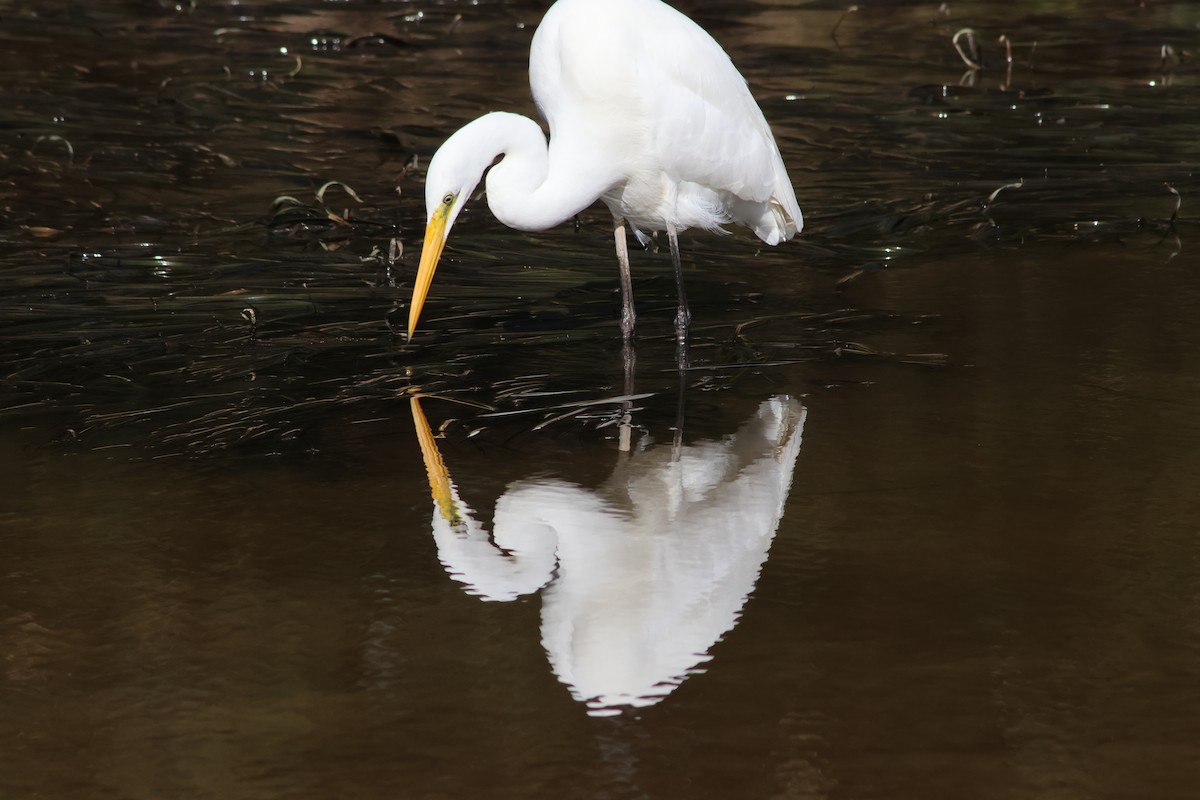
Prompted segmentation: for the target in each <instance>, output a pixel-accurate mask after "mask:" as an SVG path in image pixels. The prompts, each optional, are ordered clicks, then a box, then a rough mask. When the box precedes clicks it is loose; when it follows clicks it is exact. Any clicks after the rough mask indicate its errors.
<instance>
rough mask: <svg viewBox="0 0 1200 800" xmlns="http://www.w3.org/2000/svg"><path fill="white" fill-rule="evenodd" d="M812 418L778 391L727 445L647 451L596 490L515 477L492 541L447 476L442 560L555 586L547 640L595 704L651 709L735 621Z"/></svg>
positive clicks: (478, 573)
mask: <svg viewBox="0 0 1200 800" xmlns="http://www.w3.org/2000/svg"><path fill="white" fill-rule="evenodd" d="M804 418H805V411H804V409H803V408H802V407H801V406H800V404H799V403H798V402H796V401H795V400H793V399H791V398H788V397H776V398H772V399H771V400H768V401H766V402H764V403H763V404H762V405H761V406H760V407H759V409H758V413H757V414H756V415H755V416H754V417H753V418H751V419H750V420H749V421H747V422H746V424H744V425H743V426H742V427H741V429H740V430H739V431H738V432H737V433H736V434H735V435H733V436H731V437H729V438H727V439H725V440H724V441H721V442H701V443H697V444H695V445H690V446H687V447H683V448H680V449H679V450H678V451H676V450H675V449H674V448H672V447H658V448H650V449H648V450H645V451H643V452H640V453H635V454H634V455H632V456H631V457H630V458H629V459H628V460H626V461H624V462H623V463H622V464H621V465H620V466H619V467H618V469H617V470H616V471H615V472H614V474H613V475H612V477H611V478H609V480H608V481H607V482H606V483H605V484H604V485H603V486H601V487H600V488H599V489H598V490H595V491H591V490H586V489H583V488H580V487H578V486H574V485H571V484H567V483H564V482H561V481H536V482H535V481H522V482H518V483H515V484H513V485H512V486H510V487H509V489H508V491H506V492H505V493H504V495H503V496H502V497H501V498H500V499H499V500H498V501H497V502H496V512H495V524H494V528H495V530H494V536H493V540H494V544H493V541H489V539H488V535H487V533H486V531H485V530H484V529H483V527H482V526H481V525H480V524H479V523H478V522H476V521H475V520H474V519H472V517H471V511H470V509H468V508H467V507H466V506H464V505H463V504H462V502H461V501H460V500H459V498H458V492H457V491H456V490H455V489H454V488H453V485H452V484H450V485H447V486H446V488H447V490H448V492H447V494H446V495H443V499H442V500H441V501H439V508H438V509H437V510H436V511H435V513H434V516H433V534H434V537H435V539H436V542H437V547H438V555H439V558H440V559H441V561H442V563H443V564H444V565H445V567H446V570H447V571H448V572H449V573H450V575H451V576H452V577H453V578H454V579H455V580H458V581H461V582H462V583H464V584H466V585H467V587H468V591H470V592H471V593H473V594H478V595H480V596H482V597H483V598H484V599H485V600H512V599H515V598H516V597H518V596H520V595H522V594H526V593H529V592H533V591H536V590H537V589H539V588H540V587H542V586H545V585H546V584H549V586H547V588H546V589H545V591H544V592H543V593H542V603H543V605H542V644H543V646H545V648H546V653H547V654H548V656H549V658H550V663H551V666H552V667H553V669H554V672H555V673H556V674H557V675H558V677H559V679H560V680H562V681H563V682H564V683H565V684H567V686H568V687H570V689H571V694H572V695H573V696H574V697H575V698H576V699H577V700H581V701H586V702H587V704H588V707H589V713H593V714H604V713H616V712H617V710H618V709H619V707H621V706H647V705H651V704H653V703H656V702H658V701H659V700H661V699H662V698H663V697H665V696H666V695H668V694H669V693H670V692H671V691H672V690H674V688H675V687H676V686H677V685H678V684H679V683H680V682H681V681H682V680H683V679H684V678H685V677H686V676H687V674H688V673H689V672H692V671H694V669H695V668H696V666H697V665H698V664H700V663H701V662H703V661H705V660H707V659H708V655H707V653H708V650H709V648H711V647H712V645H713V644H714V643H715V642H716V641H717V640H718V639H720V638H721V636H722V635H723V634H724V633H725V632H727V631H728V630H730V629H731V628H732V627H733V626H734V624H735V623H736V621H737V615H738V612H739V611H740V610H741V608H742V606H743V604H745V602H746V598H747V596H748V595H749V593H750V591H751V590H752V589H753V588H754V582H755V580H756V579H757V577H758V573H759V570H760V568H761V567H762V564H763V561H765V560H766V557H767V550H768V548H769V547H770V544H771V539H772V537H773V536H774V534H775V529H776V527H777V526H778V525H779V519H780V517H781V516H782V514H783V505H784V501H785V500H786V499H787V494H788V490H789V488H790V486H791V482H792V469H793V467H794V465H795V462H796V456H797V455H798V454H799V451H800V440H801V432H802V429H803V426H804ZM427 461H428V455H427ZM438 461H439V462H440V459H438ZM443 470H444V468H443ZM446 478H447V479H448V475H447V476H446ZM446 506H449V507H446Z"/></svg>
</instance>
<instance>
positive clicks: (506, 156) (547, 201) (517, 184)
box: [456, 111, 611, 231]
mask: <svg viewBox="0 0 1200 800" xmlns="http://www.w3.org/2000/svg"><path fill="white" fill-rule="evenodd" d="M458 135H463V138H464V140H465V141H464V144H465V145H467V146H469V147H472V148H474V149H475V153H476V154H477V155H478V156H479V157H480V158H483V159H485V165H486V164H490V163H491V162H492V160H493V159H494V158H495V157H496V156H498V155H500V156H503V158H501V160H500V162H499V163H497V164H496V165H495V166H494V167H492V169H491V171H490V172H489V173H488V174H487V178H486V183H485V185H486V187H487V199H488V207H489V208H491V209H492V213H493V214H495V215H496V219H498V220H500V221H501V222H503V223H504V224H505V225H507V226H508V227H510V228H516V229H517V230H522V231H541V230H545V229H547V228H552V227H554V226H555V225H558V224H560V223H562V222H565V221H566V220H569V219H571V218H572V217H574V216H575V215H576V214H578V213H579V212H580V211H583V210H584V209H585V208H587V207H588V206H590V205H591V204H592V203H594V202H596V200H597V199H598V198H599V197H600V195H602V194H603V193H604V192H605V191H607V190H608V189H609V188H610V185H611V181H610V180H609V179H607V178H606V177H604V176H598V175H595V174H594V169H593V166H592V165H590V164H588V163H586V161H585V160H584V159H579V158H567V157H564V154H562V153H556V152H555V148H554V143H553V142H551V143H550V145H549V146H547V144H546V137H545V135H544V134H543V133H542V129H541V128H540V127H539V126H538V124H537V123H536V122H534V121H533V120H531V119H529V118H528V117H523V116H521V115H520V114H509V113H507V112H500V111H498V112H493V113H491V114H486V115H484V116H482V117H480V118H479V119H477V120H475V121H474V122H471V123H468V124H467V125H466V126H465V127H464V128H463V129H462V130H461V131H460V132H459V134H456V136H458Z"/></svg>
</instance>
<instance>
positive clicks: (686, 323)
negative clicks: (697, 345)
mask: <svg viewBox="0 0 1200 800" xmlns="http://www.w3.org/2000/svg"><path fill="white" fill-rule="evenodd" d="M691 325H692V314H691V312H690V311H688V310H687V309H686V308H681V309H679V311H678V312H677V313H676V314H675V339H676V341H678V342H679V344H680V346H683V345H686V344H687V340H688V328H690V327H691Z"/></svg>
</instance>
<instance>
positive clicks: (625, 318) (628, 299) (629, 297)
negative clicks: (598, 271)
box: [613, 217, 637, 341]
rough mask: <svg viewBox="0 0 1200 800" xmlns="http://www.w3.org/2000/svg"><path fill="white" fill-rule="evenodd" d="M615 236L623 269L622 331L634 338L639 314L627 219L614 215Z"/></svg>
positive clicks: (627, 336)
mask: <svg viewBox="0 0 1200 800" xmlns="http://www.w3.org/2000/svg"><path fill="white" fill-rule="evenodd" d="M613 238H614V239H615V240H616V243H617V266H619V267H620V270H621V302H622V303H623V304H624V307H623V308H622V309H621V333H622V334H623V335H624V336H625V340H626V341H629V340H630V339H632V338H633V324H634V321H635V319H636V317H637V315H636V314H635V313H634V311H633V275H632V274H631V273H630V271H629V246H628V244H627V243H626V241H625V220H624V219H622V218H620V217H613Z"/></svg>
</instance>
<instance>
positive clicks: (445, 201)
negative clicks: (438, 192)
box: [442, 194, 454, 206]
mask: <svg viewBox="0 0 1200 800" xmlns="http://www.w3.org/2000/svg"><path fill="white" fill-rule="evenodd" d="M453 202H454V195H453V194H448V195H446V196H445V197H443V198H442V205H444V206H448V205H450V204H451V203H453Z"/></svg>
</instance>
